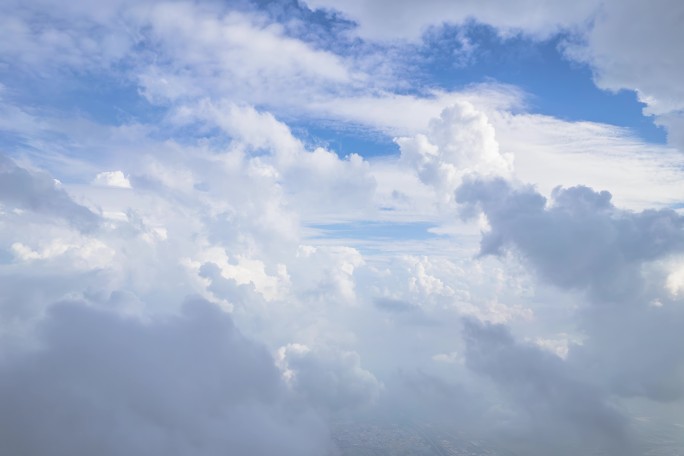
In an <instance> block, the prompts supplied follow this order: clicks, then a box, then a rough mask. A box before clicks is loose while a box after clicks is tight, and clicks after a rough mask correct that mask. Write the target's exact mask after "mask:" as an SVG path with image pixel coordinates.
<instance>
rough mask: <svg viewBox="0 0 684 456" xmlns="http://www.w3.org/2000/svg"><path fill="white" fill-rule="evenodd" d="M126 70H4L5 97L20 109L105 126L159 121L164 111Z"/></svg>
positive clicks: (2, 75) (1, 75)
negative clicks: (39, 110)
mask: <svg viewBox="0 0 684 456" xmlns="http://www.w3.org/2000/svg"><path fill="white" fill-rule="evenodd" d="M124 72H125V70H124V69H117V68H110V69H107V70H100V71H92V72H89V71H84V72H74V71H67V70H63V71H50V72H47V73H46V74H35V73H30V72H25V71H11V70H10V71H2V72H0V80H2V84H3V85H4V87H5V90H4V91H3V98H4V99H5V100H7V101H9V102H12V103H15V104H18V105H21V106H36V107H39V108H40V109H41V110H42V111H44V112H45V113H46V114H48V115H49V113H50V111H55V112H58V113H59V115H61V116H64V115H69V116H73V117H83V118H87V119H90V120H93V121H95V122H98V123H101V124H104V125H122V124H128V123H148V124H152V123H155V122H158V121H159V120H160V119H161V118H162V116H163V115H164V109H163V108H162V107H160V106H155V105H152V104H150V103H149V102H148V101H147V100H146V99H145V97H143V96H142V95H141V93H140V90H139V88H138V86H137V84H136V83H135V82H133V81H131V80H130V79H129V78H127V77H125V76H123V74H124Z"/></svg>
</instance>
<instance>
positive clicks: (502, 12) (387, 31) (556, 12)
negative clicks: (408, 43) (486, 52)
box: [306, 0, 599, 40]
mask: <svg viewBox="0 0 684 456" xmlns="http://www.w3.org/2000/svg"><path fill="white" fill-rule="evenodd" d="M306 4H307V5H309V6H310V7H312V8H328V9H334V10H339V11H341V12H343V13H344V14H346V15H347V16H348V17H350V18H351V19H352V20H354V21H356V22H357V24H358V30H357V32H358V34H359V35H361V36H362V37H364V38H367V39H371V40H394V39H406V40H416V39H418V38H420V37H421V35H422V34H423V33H424V32H425V31H426V30H427V29H428V28H429V27H431V26H440V25H442V24H444V23H451V24H462V23H464V22H466V21H468V20H470V19H475V20H477V21H480V22H483V23H486V24H489V25H492V26H494V27H497V28H499V29H501V30H502V31H504V32H507V33H515V32H517V31H523V32H526V33H530V34H535V35H537V36H540V37H546V36H548V35H550V34H551V33H553V32H556V31H558V30H559V29H561V28H563V27H570V26H576V25H577V24H578V23H581V22H582V21H584V20H585V19H586V18H587V16H589V15H590V14H591V13H593V12H594V11H595V10H596V9H597V8H598V6H599V5H598V2H596V1H594V0H588V1H587V0H582V1H577V2H572V3H571V4H568V3H564V2H551V3H549V2H539V1H536V0H517V1H513V2H511V1H488V2H478V1H472V0H467V1H461V2H450V1H448V0H428V1H426V2H421V3H420V4H418V3H415V2H412V1H410V0H402V1H399V2H390V1H386V0H372V1H363V0H351V1H347V2H345V3H344V4H340V3H338V2H334V1H332V0H307V1H306Z"/></svg>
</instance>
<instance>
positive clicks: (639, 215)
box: [457, 179, 684, 401]
mask: <svg viewBox="0 0 684 456" xmlns="http://www.w3.org/2000/svg"><path fill="white" fill-rule="evenodd" d="M457 195H458V196H457V198H458V200H459V201H460V202H461V203H463V204H464V205H465V208H466V209H465V210H466V211H472V210H474V208H475V207H479V208H481V209H482V211H483V212H484V214H485V215H486V216H487V219H488V221H489V224H490V227H491V230H490V231H488V232H486V233H484V234H483V237H482V243H481V253H482V254H485V255H487V254H496V255H500V254H503V253H506V252H517V253H519V254H520V255H521V256H522V258H523V260H524V261H526V262H527V264H529V265H530V267H531V268H533V269H534V270H535V271H536V273H537V274H538V276H539V277H541V278H542V279H543V280H545V281H548V282H549V283H551V284H553V285H555V286H557V287H560V288H562V289H567V290H579V291H581V292H582V293H583V295H584V296H585V299H586V304H587V305H586V306H582V307H581V308H582V309H583V310H582V311H581V312H580V315H579V317H580V322H581V329H582V330H583V331H584V333H585V334H586V335H587V336H588V337H587V339H586V340H585V341H584V343H583V344H582V345H581V346H577V347H574V348H573V349H571V350H570V352H569V358H568V359H569V360H570V361H572V362H577V363H578V365H579V368H580V369H586V372H591V376H592V377H594V378H595V379H598V378H600V379H601V380H600V381H602V382H604V384H606V385H607V387H609V388H611V389H612V390H613V391H614V392H616V393H618V394H621V395H624V396H645V397H649V398H651V399H656V400H664V401H672V400H678V399H679V398H681V397H682V395H684V389H683V388H682V387H681V385H682V379H683V378H684V377H682V375H683V374H684V351H683V350H682V349H681V344H679V343H678V342H677V340H678V337H679V336H678V330H675V329H674V326H677V325H680V324H682V322H684V310H683V309H682V307H681V305H680V303H679V302H678V301H677V300H676V299H673V297H672V295H671V293H669V291H668V290H667V286H666V285H667V278H668V276H669V271H668V270H667V269H666V268H664V267H663V266H662V265H663V263H662V261H663V260H668V259H672V258H677V257H678V256H679V257H681V254H682V252H684V218H683V217H682V216H681V215H679V214H677V213H676V212H675V211H673V210H670V209H662V210H645V211H642V212H630V211H624V210H620V209H618V208H616V207H615V206H614V205H613V204H612V203H611V195H610V193H608V192H606V191H603V192H595V191H593V190H592V189H589V188H587V187H574V188H569V189H560V188H559V189H557V190H556V191H555V192H554V194H553V199H552V201H551V202H547V200H546V198H544V197H543V196H541V195H540V194H538V193H537V192H536V191H535V190H534V189H533V188H531V187H529V186H521V187H516V186H515V185H512V184H510V183H508V182H506V181H503V180H500V179H499V180H482V179H472V180H469V181H467V182H466V183H464V185H463V186H462V187H461V188H460V189H459V190H458V192H457ZM654 302H657V303H658V305H656V306H653V303H654ZM655 328H658V329H657V330H656V329H655ZM643 340H648V344H643V343H640V342H636V341H643Z"/></svg>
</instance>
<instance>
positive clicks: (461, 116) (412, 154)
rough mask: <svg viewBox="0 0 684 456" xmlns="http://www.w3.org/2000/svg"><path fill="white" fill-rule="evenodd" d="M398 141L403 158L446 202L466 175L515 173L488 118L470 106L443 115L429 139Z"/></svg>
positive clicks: (432, 125) (462, 105)
mask: <svg viewBox="0 0 684 456" xmlns="http://www.w3.org/2000/svg"><path fill="white" fill-rule="evenodd" d="M396 141H397V143H398V144H399V147H400V148H401V158H402V159H403V160H405V161H406V162H407V163H408V164H409V165H410V166H411V167H412V168H415V169H416V170H417V172H418V176H419V177H420V180H421V181H422V182H423V183H425V184H426V185H430V186H433V187H435V188H436V189H437V191H438V193H439V194H440V196H441V197H442V198H443V199H444V200H445V201H447V202H449V201H451V200H452V198H453V192H454V190H456V188H457V187H458V186H459V185H460V183H461V180H462V178H463V176H465V175H468V174H480V175H497V176H509V175H510V174H511V173H512V170H513V157H512V156H510V155H502V154H500V153H499V144H498V143H497V141H496V138H495V135H494V127H492V125H491V124H490V123H489V121H488V119H487V116H486V115H485V114H484V113H482V112H479V111H477V110H476V109H475V107H474V106H473V105H472V104H470V103H468V102H461V103H458V104H456V105H454V106H452V107H450V108H447V109H445V110H444V111H442V114H441V115H440V117H439V118H438V119H433V120H432V121H431V122H430V130H429V133H428V134H427V135H423V134H419V135H417V136H415V137H413V138H399V139H397V140H396Z"/></svg>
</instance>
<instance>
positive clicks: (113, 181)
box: [93, 171, 131, 188]
mask: <svg viewBox="0 0 684 456" xmlns="http://www.w3.org/2000/svg"><path fill="white" fill-rule="evenodd" d="M93 184H95V185H104V186H107V187H118V188H131V182H130V181H129V180H128V178H127V177H126V176H125V175H124V173H123V172H122V171H103V172H101V173H97V176H95V179H94V180H93Z"/></svg>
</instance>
